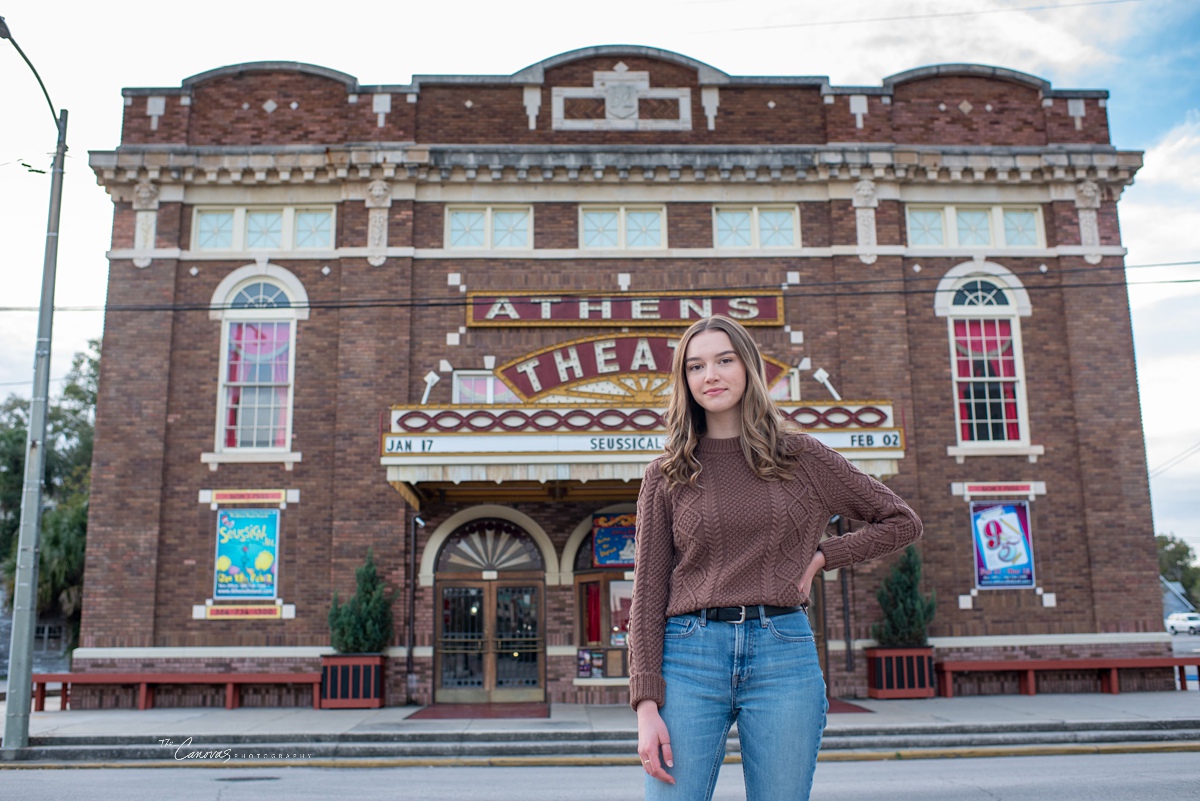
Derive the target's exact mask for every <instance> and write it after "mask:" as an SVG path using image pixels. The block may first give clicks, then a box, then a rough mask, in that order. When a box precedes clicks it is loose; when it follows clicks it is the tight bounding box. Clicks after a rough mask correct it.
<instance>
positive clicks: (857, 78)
mask: <svg viewBox="0 0 1200 801" xmlns="http://www.w3.org/2000/svg"><path fill="white" fill-rule="evenodd" d="M448 8H450V7H444V6H439V5H437V4H430V3H428V2H423V3H413V2H403V1H401V2H396V1H395V0H392V1H391V2H387V3H382V2H372V1H371V0H360V2H358V3H355V4H353V5H352V6H347V7H344V8H339V7H336V6H331V5H330V4H329V3H327V2H322V3H316V2H311V0H293V2H290V3H287V4H283V5H281V4H278V3H266V2H261V1H256V0H238V2H229V0H207V1H206V2H205V3H203V4H202V7H191V6H171V5H169V4H163V3H162V2H161V0H155V2H142V1H140V0H111V1H110V2H108V3H93V2H84V0H65V2H61V3H47V2H44V1H43V0H37V1H36V2H35V1H34V0H20V1H19V2H11V1H10V2H5V3H3V5H2V6H0V15H3V16H4V17H5V18H6V20H7V22H8V25H9V27H10V29H11V31H12V34H13V36H14V38H15V39H16V41H17V42H18V43H19V44H20V45H21V47H22V49H23V50H24V51H25V53H26V54H27V55H28V56H29V58H30V60H31V61H32V62H33V64H34V66H35V67H36V68H37V70H38V72H39V73H40V74H41V76H42V79H43V80H44V81H45V83H46V86H47V89H48V90H49V92H50V95H51V98H52V99H53V101H54V103H55V104H56V105H57V106H58V107H60V108H67V109H69V110H70V121H69V130H68V137H67V139H68V144H69V146H70V153H69V155H68V159H67V172H66V179H65V185H64V186H65V188H64V197H63V212H62V223H61V235H60V242H61V244H60V247H59V260H58V285H57V293H56V306H58V307H90V308H93V309H96V310H94V311H68V310H65V309H64V310H61V311H59V312H57V313H56V314H55V318H54V347H53V353H52V357H51V360H52V366H51V376H52V378H54V379H59V378H61V377H62V376H64V375H65V374H66V371H67V369H68V368H69V367H70V361H71V356H72V354H74V353H75V352H77V351H79V350H82V349H83V348H84V347H85V345H86V342H87V340H88V339H89V338H92V337H99V336H100V335H101V333H102V329H103V314H102V312H101V311H99V308H100V307H102V306H103V304H104V298H105V283H106V280H107V262H106V260H105V257H104V253H105V251H106V250H107V249H108V241H109V235H110V231H111V224H112V207H111V203H110V201H109V199H108V197H107V196H106V194H105V192H104V190H103V189H102V188H101V187H99V186H97V184H96V181H95V176H94V175H93V174H92V172H91V170H90V169H89V168H88V166H87V153H88V151H90V150H113V149H115V148H116V146H117V145H118V144H119V142H120V122H121V112H122V100H121V94H120V92H121V88H122V87H126V86H136V87H148V86H162V87H169V86H179V85H180V83H181V81H182V80H183V79H184V78H185V77H187V76H190V75H194V74H196V73H199V72H203V71H206V70H209V69H212V68H215V67H220V66H224V65H227V64H234V63H239V62H245V61H265V60H285V61H302V62H308V63H312V64H318V65H321V66H325V67H330V68H333V69H336V70H339V71H341V72H346V73H349V74H351V75H354V76H356V77H357V78H358V79H359V80H360V81H361V82H362V83H365V84H379V83H384V84H399V83H407V82H408V81H409V80H410V79H411V77H412V74H413V73H419V74H439V73H445V74H480V73H484V74H510V73H513V72H516V71H517V70H519V69H521V68H523V67H525V66H528V65H529V64H531V63H534V62H537V61H541V60H543V59H545V58H548V57H550V56H552V55H555V54H557V53H561V52H564V51H567V50H573V49H575V48H578V47H586V46H590V45H597V44H642V45H650V46H653V47H660V48H665V49H667V50H674V51H676V52H679V53H683V54H684V55H687V56H690V57H693V58H697V59H699V60H701V61H704V62H707V63H709V64H711V65H713V66H715V67H717V68H718V69H721V70H723V71H725V72H728V73H731V74H734V75H827V76H829V77H830V78H831V79H832V81H833V82H834V83H835V84H843V85H846V84H864V85H879V83H880V82H881V81H882V79H883V78H884V77H886V76H888V75H892V74H895V73H898V72H902V71H904V70H908V69H912V68H914V67H919V66H925V65H928V64H936V63H951V62H971V63H982V64H990V65H996V66H1003V67H1008V68H1011V69H1016V70H1019V71H1022V72H1027V73H1032V74H1034V75H1037V76H1040V77H1043V78H1046V79H1048V80H1050V81H1051V82H1052V83H1053V85H1054V86H1055V87H1056V88H1101V89H1108V90H1109V91H1110V92H1111V98H1110V100H1109V103H1108V113H1109V121H1110V126H1111V131H1112V141H1113V143H1114V144H1115V145H1116V146H1117V147H1118V148H1119V149H1121V150H1142V151H1145V154H1146V155H1145V167H1144V168H1143V169H1142V170H1141V172H1139V173H1138V175H1137V179H1136V183H1135V184H1134V186H1132V187H1130V188H1128V189H1127V190H1126V191H1125V193H1124V195H1123V197H1122V200H1121V203H1120V207H1119V209H1120V214H1121V225H1122V236H1123V239H1124V243H1125V245H1126V246H1127V247H1128V248H1129V255H1128V256H1127V257H1126V263H1127V264H1128V265H1130V266H1135V267H1136V269H1130V270H1128V271H1127V276H1128V280H1129V282H1130V284H1131V285H1130V306H1131V312H1132V317H1133V327H1134V345H1135V350H1136V354H1137V367H1138V385H1139V389H1140V393H1141V402H1142V426H1143V430H1144V433H1145V438H1146V448H1147V463H1148V467H1149V470H1150V471H1151V483H1150V486H1151V497H1152V501H1153V505H1154V527H1155V530H1156V532H1158V533H1168V532H1170V533H1174V534H1176V535H1178V536H1180V537H1183V538H1185V539H1186V540H1187V541H1188V542H1189V543H1190V544H1191V545H1192V547H1193V549H1194V550H1196V551H1197V552H1198V553H1200V514H1196V512H1197V510H1200V498H1198V496H1200V414H1197V413H1196V411H1195V410H1196V409H1197V408H1200V402H1198V399H1200V265H1198V264H1184V265H1176V266H1167V267H1146V266H1143V265H1161V264H1172V263H1178V262H1198V261H1200V0H1090V1H1085V0H841V1H840V2H838V3H827V2H796V1H795V0H793V2H781V1H780V0H758V1H757V2H754V3H750V2H745V0H691V1H688V0H638V1H637V2H631V0H608V2H605V3H602V4H598V5H596V6H590V5H582V4H571V3H564V2H562V1H561V0H553V1H551V2H537V1H535V0H508V2H505V3H495V2H478V1H477V0H460V1H459V2H457V3H455V4H454V5H453V12H452V13H447V10H446V9H448ZM0 87H2V88H0V121H2V124H0V242H3V245H4V247H3V250H2V251H0V397H2V396H6V395H7V394H9V393H18V394H21V395H25V396H28V394H29V391H30V387H31V385H32V375H33V346H34V338H35V334H36V328H37V315H36V314H35V313H32V312H28V311H10V310H7V309H12V308H14V307H16V308H20V307H36V306H37V303H38V297H39V294H40V282H41V266H42V260H43V248H44V245H45V238H44V233H45V230H46V219H47V217H46V209H47V202H48V198H49V175H48V174H40V173H36V172H32V171H31V170H30V169H28V168H27V167H26V166H24V165H29V166H31V167H33V168H35V169H43V170H46V169H48V166H49V163H50V159H51V156H52V151H53V149H54V143H55V128H54V121H53V118H52V117H51V112H50V109H49V107H48V106H47V104H46V100H45V98H44V97H43V96H42V94H41V91H40V89H39V88H38V86H37V82H36V81H35V79H34V77H33V75H32V74H31V73H30V71H29V69H28V67H26V65H25V64H24V63H23V62H22V61H21V59H20V56H19V55H18V54H17V52H16V50H15V49H13V48H12V46H11V45H10V44H9V43H7V42H2V41H0ZM1188 281H1193V282H1195V283H1187V282H1188ZM1162 282H1170V283H1162ZM1035 313H1036V311H1035ZM1027 358H1028V356H1027ZM57 387H61V381H56V382H54V383H52V385H51V390H52V394H53V393H54V392H55V391H56V388H57ZM1112 425H1114V426H1121V427H1129V426H1134V427H1136V426H1137V425H1138V421H1135V420H1113V421H1112ZM1034 439H1035V440H1036V432H1035V436H1034ZM1189 449H1192V451H1191V455H1190V456H1188V457H1186V458H1183V459H1182V460H1179V459H1176V457H1178V456H1179V455H1181V454H1187V453H1188V452H1189ZM1163 468H1165V469H1163Z"/></svg>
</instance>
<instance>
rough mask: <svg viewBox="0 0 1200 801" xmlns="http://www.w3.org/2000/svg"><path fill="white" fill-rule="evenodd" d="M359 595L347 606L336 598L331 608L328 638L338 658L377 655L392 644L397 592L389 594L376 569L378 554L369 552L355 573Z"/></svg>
mask: <svg viewBox="0 0 1200 801" xmlns="http://www.w3.org/2000/svg"><path fill="white" fill-rule="evenodd" d="M354 579H355V583H356V592H355V595H354V597H353V598H351V599H350V600H349V601H347V602H346V603H345V604H339V603H338V596H337V593H336V592H335V593H334V594H333V606H331V607H330V608H329V634H330V640H331V644H332V645H333V650H335V651H337V652H338V653H339V654H377V653H380V652H382V651H383V649H384V648H387V646H388V643H390V642H391V641H392V604H393V603H394V602H395V600H396V594H395V593H394V592H388V591H387V588H386V587H384V585H383V580H382V579H381V578H379V571H377V570H376V569H375V554H374V553H373V552H372V551H371V549H370V548H368V549H367V561H366V563H365V564H363V566H362V567H360V568H359V569H358V570H356V571H355V572H354Z"/></svg>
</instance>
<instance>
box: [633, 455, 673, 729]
mask: <svg viewBox="0 0 1200 801" xmlns="http://www.w3.org/2000/svg"><path fill="white" fill-rule="evenodd" d="M673 537H674V535H673V533H672V530H671V507H670V504H669V502H668V498H667V480H666V478H665V477H664V476H663V474H662V471H661V470H659V460H657V459H656V460H655V461H653V462H651V463H650V465H649V466H648V467H647V468H646V473H645V475H644V476H643V477H642V487H641V490H640V491H639V493H638V502H637V551H636V555H635V557H634V560H635V561H634V573H633V603H632V605H631V606H630V609H629V702H630V704H631V705H632V706H633V708H634V709H637V705H638V703H639V702H641V701H644V700H646V699H649V700H651V701H654V703H656V704H658V705H659V706H660V707H661V706H662V705H663V703H664V702H665V700H666V682H665V681H663V676H662V656H663V632H664V631H665V629H666V620H667V600H668V598H669V596H670V583H671V569H672V567H673V566H674V562H675V544H674V539H673Z"/></svg>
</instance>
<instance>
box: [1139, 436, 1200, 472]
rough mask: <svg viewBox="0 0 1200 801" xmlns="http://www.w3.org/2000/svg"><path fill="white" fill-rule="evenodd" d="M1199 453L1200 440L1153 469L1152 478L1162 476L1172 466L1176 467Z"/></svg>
mask: <svg viewBox="0 0 1200 801" xmlns="http://www.w3.org/2000/svg"><path fill="white" fill-rule="evenodd" d="M1197 453H1200V442H1196V443H1194V444H1192V446H1191V447H1189V448H1187V449H1186V450H1184V451H1182V452H1180V453H1177V454H1175V455H1174V456H1172V457H1171V458H1170V459H1168V460H1167V461H1165V462H1163V463H1162V464H1160V465H1159V466H1158V467H1156V468H1154V469H1153V470H1151V471H1150V478H1154V477H1155V476H1161V475H1162V474H1163V473H1165V472H1167V471H1168V470H1170V469H1171V468H1172V467H1176V466H1178V465H1181V464H1183V463H1184V462H1186V461H1187V460H1188V459H1190V458H1192V457H1193V456H1195V455H1196V454H1197Z"/></svg>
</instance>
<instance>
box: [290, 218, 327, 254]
mask: <svg viewBox="0 0 1200 801" xmlns="http://www.w3.org/2000/svg"><path fill="white" fill-rule="evenodd" d="M332 246H333V212H331V211H320V210H308V209H306V210H304V211H297V212H296V248H297V249H298V250H302V249H304V248H315V249H321V250H328V249H329V248H330V247H332Z"/></svg>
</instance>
